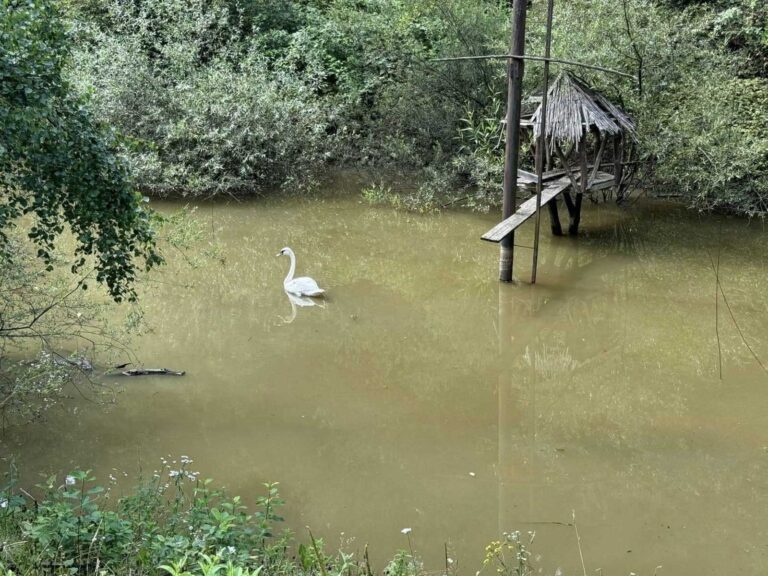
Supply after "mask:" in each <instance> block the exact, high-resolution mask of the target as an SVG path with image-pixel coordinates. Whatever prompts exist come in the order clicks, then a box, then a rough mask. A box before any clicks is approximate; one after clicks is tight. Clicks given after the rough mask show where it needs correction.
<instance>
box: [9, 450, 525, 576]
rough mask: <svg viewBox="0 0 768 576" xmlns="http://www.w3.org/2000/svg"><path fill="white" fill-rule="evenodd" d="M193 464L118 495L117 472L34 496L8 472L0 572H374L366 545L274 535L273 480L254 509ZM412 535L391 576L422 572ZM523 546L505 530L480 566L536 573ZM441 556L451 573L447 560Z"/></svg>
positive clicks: (169, 468)
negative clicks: (338, 545)
mask: <svg viewBox="0 0 768 576" xmlns="http://www.w3.org/2000/svg"><path fill="white" fill-rule="evenodd" d="M191 463H192V460H190V459H189V458H188V457H186V456H182V457H181V459H180V460H179V461H178V462H177V461H173V462H170V463H169V462H166V461H165V460H164V461H163V469H162V470H160V471H158V472H155V474H154V475H153V476H152V478H150V479H148V480H145V481H143V482H141V483H140V484H139V485H138V486H137V487H136V488H135V489H134V490H133V491H132V492H130V493H129V494H127V495H125V496H121V497H117V496H116V495H115V494H113V492H114V491H115V480H116V479H115V478H114V477H110V480H111V482H110V484H109V485H108V486H107V487H105V486H100V485H98V484H95V483H94V478H93V477H92V476H91V475H90V473H89V472H83V471H80V472H74V473H72V474H70V475H68V476H66V477H65V478H64V480H63V481H59V480H58V479H57V478H55V477H50V478H48V480H47V481H46V482H45V484H43V485H41V486H38V490H39V492H40V494H39V495H33V494H31V493H30V491H27V490H24V489H23V488H21V487H20V486H19V485H18V483H17V481H15V480H13V479H12V480H11V481H10V482H8V483H7V484H6V485H5V486H3V487H1V488H0V574H2V576H37V575H43V574H45V575H56V576H63V575H68V576H71V575H88V576H90V575H93V576H113V575H115V576H116V575H125V574H133V575H136V576H140V575H160V574H164V575H165V574H170V575H171V576H198V575H199V576H213V575H215V574H220V575H222V576H267V575H269V576H282V575H284V576H342V575H344V576H374V571H373V569H372V568H371V565H370V562H369V560H368V551H367V547H366V549H365V551H364V553H363V555H362V557H356V556H355V554H353V553H350V552H346V551H344V550H338V551H337V552H335V553H334V552H329V551H326V550H325V548H324V546H323V542H322V540H320V539H317V538H315V537H314V535H313V534H312V533H311V532H310V533H309V541H308V542H307V543H300V544H296V543H295V542H294V541H293V539H292V537H291V534H290V533H289V532H288V531H282V532H280V533H278V531H277V526H278V524H279V522H281V521H282V520H283V519H282V518H281V517H280V515H279V511H280V508H281V506H282V505H283V500H282V499H281V498H280V495H279V493H278V489H277V484H266V485H265V488H266V493H265V494H264V495H263V496H260V497H258V498H257V499H256V509H255V512H250V511H249V510H248V509H247V508H246V507H245V506H244V505H243V503H242V501H241V499H240V498H239V497H230V496H228V495H227V494H226V493H224V492H223V491H221V490H217V489H214V488H213V487H212V485H211V481H210V480H202V479H200V478H199V475H198V473H197V472H193V471H192V470H190V467H189V465H190V464H191ZM409 532H410V529H405V530H403V533H404V534H405V535H406V536H407V537H408V542H409V546H408V547H409V548H410V550H409V551H408V552H405V551H400V552H398V553H397V554H396V555H395V556H394V557H393V559H392V560H391V561H390V562H389V563H388V564H387V566H386V567H385V568H384V571H383V573H384V574H386V575H387V576H423V575H424V574H425V572H424V568H423V566H422V564H421V562H420V561H419V560H418V559H417V558H416V556H415V555H414V552H413V549H412V547H411V545H410V536H409V534H408V533H409ZM531 540H532V538H531ZM529 544H530V542H526V541H524V539H521V536H520V534H519V533H511V534H505V535H504V540H503V541H499V542H494V543H492V545H491V546H489V547H488V548H487V549H486V559H485V561H484V566H488V565H491V566H492V567H493V568H500V570H496V572H498V573H499V574H501V575H502V576H512V575H513V574H514V575H515V576H526V575H528V574H533V570H532V568H531V566H530V564H529V556H530V554H529V552H528V551H527V547H528V545H529ZM509 558H512V559H514V561H512V562H510V560H509ZM446 562H447V565H446V576H448V575H449V574H453V572H451V568H450V566H451V565H453V561H451V562H450V563H448V560H446Z"/></svg>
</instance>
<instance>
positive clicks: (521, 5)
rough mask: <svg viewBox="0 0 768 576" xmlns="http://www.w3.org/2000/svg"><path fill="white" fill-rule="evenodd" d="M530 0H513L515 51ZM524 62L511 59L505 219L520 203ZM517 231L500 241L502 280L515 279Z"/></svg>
mask: <svg viewBox="0 0 768 576" xmlns="http://www.w3.org/2000/svg"><path fill="white" fill-rule="evenodd" d="M527 9H528V2H527V0H514V2H513V4H512V46H511V48H512V53H513V54H523V53H524V52H525V17H526V14H527ZM524 72H525V62H524V61H523V60H522V59H519V58H510V59H509V77H508V88H507V134H506V141H505V154H504V198H503V205H502V216H503V218H502V220H506V219H507V218H509V217H510V216H512V214H513V213H514V211H515V209H516V206H515V205H516V203H517V198H516V197H517V165H518V161H519V156H520V112H521V108H522V100H523V74H524ZM514 245H515V234H514V232H512V233H511V234H509V235H508V236H507V237H506V238H504V239H503V240H502V241H501V247H500V251H499V280H500V281H502V282H511V281H512V269H513V267H514Z"/></svg>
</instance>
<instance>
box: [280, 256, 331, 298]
mask: <svg viewBox="0 0 768 576" xmlns="http://www.w3.org/2000/svg"><path fill="white" fill-rule="evenodd" d="M286 254H287V255H288V256H289V257H290V258H291V269H290V270H288V275H287V276H286V277H285V280H283V288H285V291H286V292H288V293H290V294H295V295H296V296H320V295H321V294H322V293H323V292H325V290H323V289H322V288H320V286H318V285H317V282H315V281H314V280H312V278H307V277H306V276H303V277H301V278H294V277H293V273H294V272H295V271H296V255H295V254H294V253H293V250H291V249H290V248H288V247H285V248H283V249H282V250H280V252H278V253H277V256H285V255H286Z"/></svg>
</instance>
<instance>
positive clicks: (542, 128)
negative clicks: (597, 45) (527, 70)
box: [531, 0, 557, 284]
mask: <svg viewBox="0 0 768 576" xmlns="http://www.w3.org/2000/svg"><path fill="white" fill-rule="evenodd" d="M554 8H555V0H548V2H547V33H546V40H545V48H544V57H545V58H549V55H550V52H551V48H552V13H553V11H554ZM548 95H549V60H545V61H544V93H543V94H542V96H541V108H540V110H541V114H540V115H539V144H538V146H537V147H536V157H537V160H538V162H536V228H535V230H534V235H533V267H532V269H531V284H536V270H537V268H538V265H539V236H540V234H541V191H542V188H543V187H544V162H545V161H546V157H545V150H546V148H547V97H548ZM555 211H557V207H556V206H555ZM549 213H550V217H551V214H552V211H551V209H550V212H549ZM555 213H557V212H555Z"/></svg>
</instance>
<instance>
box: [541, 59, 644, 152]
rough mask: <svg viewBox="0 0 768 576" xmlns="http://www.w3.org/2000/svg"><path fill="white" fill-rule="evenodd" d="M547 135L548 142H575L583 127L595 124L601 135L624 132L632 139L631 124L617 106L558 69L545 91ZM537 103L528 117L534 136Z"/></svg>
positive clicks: (632, 123)
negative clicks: (558, 71) (546, 98)
mask: <svg viewBox="0 0 768 576" xmlns="http://www.w3.org/2000/svg"><path fill="white" fill-rule="evenodd" d="M547 95H548V102H547V134H546V136H547V138H548V139H549V140H550V142H578V141H579V140H580V139H581V137H582V136H583V135H584V133H585V131H589V130H591V129H592V128H596V129H597V130H599V131H600V133H601V134H603V135H606V134H607V135H611V136H615V135H618V134H621V133H625V134H627V135H628V136H629V137H630V138H632V139H633V140H636V134H635V124H634V122H633V121H632V119H631V118H630V117H629V116H628V115H627V114H626V113H625V112H624V111H623V110H621V109H620V108H619V107H618V106H616V105H614V104H613V103H612V102H611V101H610V100H608V99H607V98H606V97H605V96H603V95H602V94H600V93H599V92H597V91H595V90H593V89H592V88H590V87H589V86H588V85H587V84H586V82H584V81H583V80H581V79H579V78H577V77H576V76H574V75H572V74H570V73H568V72H565V71H563V72H561V73H560V75H559V76H558V77H557V78H555V81H554V82H552V84H551V85H550V87H549V91H548V92H547ZM540 115H541V105H539V107H538V108H537V109H536V112H534V113H533V116H532V117H531V122H532V124H533V132H534V136H535V137H536V138H538V136H539V117H540Z"/></svg>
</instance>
